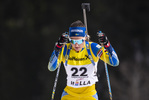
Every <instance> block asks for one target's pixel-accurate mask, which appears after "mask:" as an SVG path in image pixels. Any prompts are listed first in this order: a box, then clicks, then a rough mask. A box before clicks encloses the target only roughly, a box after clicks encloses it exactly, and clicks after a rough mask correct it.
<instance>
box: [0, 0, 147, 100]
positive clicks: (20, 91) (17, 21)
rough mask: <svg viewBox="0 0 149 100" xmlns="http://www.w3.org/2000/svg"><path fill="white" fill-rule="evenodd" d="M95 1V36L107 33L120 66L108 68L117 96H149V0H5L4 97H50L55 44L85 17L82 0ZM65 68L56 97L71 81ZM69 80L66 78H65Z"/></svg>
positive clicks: (1, 39)
mask: <svg viewBox="0 0 149 100" xmlns="http://www.w3.org/2000/svg"><path fill="white" fill-rule="evenodd" d="M82 2H90V3H91V11H90V12H88V13H87V19H88V30H89V34H90V35H91V40H94V41H95V42H98V41H97V38H96V31H97V30H98V29H101V30H102V31H103V32H104V33H106V34H107V36H108V38H109V40H110V42H111V44H112V46H113V47H114V48H115V50H116V52H117V54H118V56H119V59H120V65H119V67H117V68H112V67H109V73H110V80H111V87H112V92H113V99H114V100H148V99H149V96H148V91H147V90H148V88H149V85H148V84H149V80H148V71H149V53H148V49H149V48H148V43H149V40H148V37H149V35H148V33H149V30H148V23H149V20H148V18H149V14H148V10H149V7H148V3H149V1H146V0H141V1H140V0H135V1H134V0H131V1H130V0H114V1H110V0H98V1H89V0H86V1H85V0H82V1H80V0H76V1H73V2H72V1H70V0H63V1H60V0H59V1H48V0H36V1H34V0H21V1H20V0H3V1H0V22H1V23H0V46H1V47H0V66H1V70H0V79H1V82H0V93H1V95H0V99H1V100H10V99H12V98H13V99H21V100H26V99H29V100H35V99H36V100H43V99H44V100H49V99H50V98H51V93H52V88H53V83H54V78H55V73H56V72H49V71H48V69H47V64H48V60H49V57H50V55H51V53H52V51H53V47H54V44H55V42H56V41H57V39H58V37H59V36H60V35H61V33H63V32H65V31H68V28H69V25H70V24H71V23H72V22H73V21H76V20H78V19H80V20H82V21H83V15H82V9H81V3H82ZM99 65H100V67H99V74H100V78H99V80H100V83H98V85H97V90H98V93H99V96H100V98H101V100H107V99H108V98H109V97H108V92H107V91H108V90H107V89H106V88H107V83H106V76H105V73H104V67H103V64H102V62H100V63H99ZM63 76H66V74H65V71H64V68H63V67H62V68H61V71H60V77H59V82H58V86H57V90H56V99H57V100H58V99H59V98H60V95H61V92H62V91H63V88H64V87H65V85H66V79H65V78H64V77H63ZM64 80H65V81H64Z"/></svg>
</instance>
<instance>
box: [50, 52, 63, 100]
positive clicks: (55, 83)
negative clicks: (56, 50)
mask: <svg viewBox="0 0 149 100" xmlns="http://www.w3.org/2000/svg"><path fill="white" fill-rule="evenodd" d="M62 55H63V49H62V51H61V53H60V61H61V59H62ZM60 67H61V62H60V65H59V67H58V68H57V72H56V76H55V81H54V86H53V91H52V98H51V100H54V95H55V90H56V85H57V82H58V76H59V71H60Z"/></svg>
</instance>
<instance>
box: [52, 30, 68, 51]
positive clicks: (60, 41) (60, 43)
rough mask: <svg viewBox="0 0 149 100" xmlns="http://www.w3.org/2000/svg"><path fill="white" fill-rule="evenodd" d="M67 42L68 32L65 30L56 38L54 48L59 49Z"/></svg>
mask: <svg viewBox="0 0 149 100" xmlns="http://www.w3.org/2000/svg"><path fill="white" fill-rule="evenodd" d="M68 42H69V39H68V34H67V32H65V33H63V34H62V35H61V37H60V38H59V39H58V42H57V44H56V47H55V49H56V50H58V51H59V50H60V49H61V48H62V46H63V45H64V44H66V43H68Z"/></svg>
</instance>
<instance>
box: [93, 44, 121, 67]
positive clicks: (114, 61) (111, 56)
mask: <svg viewBox="0 0 149 100" xmlns="http://www.w3.org/2000/svg"><path fill="white" fill-rule="evenodd" d="M91 49H92V52H93V54H94V55H95V56H96V57H97V56H98V57H99V58H101V57H103V56H102V55H103V51H102V46H100V45H99V44H97V43H91ZM105 49H106V50H107V51H106V53H105V54H106V58H105V59H106V63H108V64H109V65H111V66H118V65H119V59H118V57H117V54H116V52H115V50H114V49H113V47H112V46H111V45H110V46H109V47H108V48H105ZM102 60H103V61H105V60H104V59H102Z"/></svg>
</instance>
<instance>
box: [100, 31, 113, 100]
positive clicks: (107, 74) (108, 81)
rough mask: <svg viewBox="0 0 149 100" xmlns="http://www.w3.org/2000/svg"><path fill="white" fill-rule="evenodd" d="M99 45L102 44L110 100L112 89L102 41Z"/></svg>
mask: <svg viewBox="0 0 149 100" xmlns="http://www.w3.org/2000/svg"><path fill="white" fill-rule="evenodd" d="M102 34H103V33H102V32H101V31H99V33H98V35H102ZM101 46H102V52H103V58H104V65H105V72H106V77H107V83H108V88H109V97H110V100H112V91H111V85H110V79H109V73H108V67H107V63H106V54H105V52H104V45H103V43H102V44H101Z"/></svg>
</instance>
